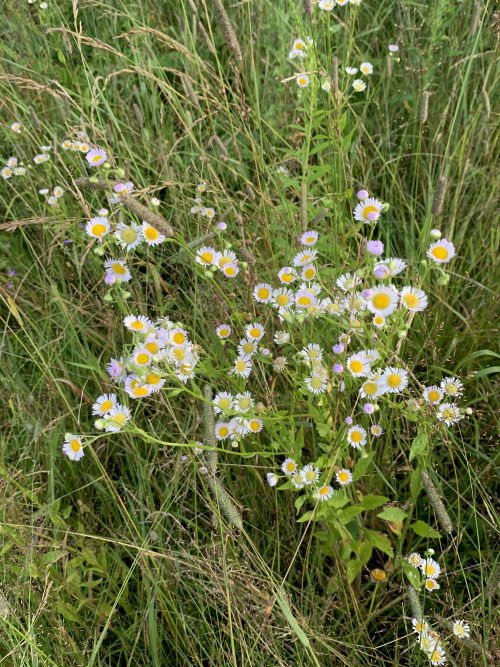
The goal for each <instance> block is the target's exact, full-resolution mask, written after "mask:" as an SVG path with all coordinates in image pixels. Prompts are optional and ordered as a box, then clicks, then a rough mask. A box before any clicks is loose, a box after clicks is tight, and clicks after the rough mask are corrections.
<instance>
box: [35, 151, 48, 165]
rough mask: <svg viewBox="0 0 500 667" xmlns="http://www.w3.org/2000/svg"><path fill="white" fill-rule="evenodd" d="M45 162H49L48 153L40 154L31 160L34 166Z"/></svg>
mask: <svg viewBox="0 0 500 667" xmlns="http://www.w3.org/2000/svg"><path fill="white" fill-rule="evenodd" d="M47 160H50V155H49V154H48V153H40V154H39V155H35V157H34V158H33V162H34V163H35V164H42V162H47Z"/></svg>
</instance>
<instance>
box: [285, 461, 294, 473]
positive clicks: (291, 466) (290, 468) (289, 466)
mask: <svg viewBox="0 0 500 667" xmlns="http://www.w3.org/2000/svg"><path fill="white" fill-rule="evenodd" d="M286 469H287V470H288V472H293V471H294V470H295V463H294V462H293V461H288V463H287V464H286Z"/></svg>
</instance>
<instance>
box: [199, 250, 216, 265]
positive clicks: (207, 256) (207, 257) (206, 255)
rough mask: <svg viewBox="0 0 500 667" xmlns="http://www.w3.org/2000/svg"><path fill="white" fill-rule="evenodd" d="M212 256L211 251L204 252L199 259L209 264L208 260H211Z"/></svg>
mask: <svg viewBox="0 0 500 667" xmlns="http://www.w3.org/2000/svg"><path fill="white" fill-rule="evenodd" d="M213 258H214V256H213V255H212V253H211V252H204V253H203V254H202V256H201V259H202V260H203V262H204V263H205V264H210V262H211V261H212V260H213Z"/></svg>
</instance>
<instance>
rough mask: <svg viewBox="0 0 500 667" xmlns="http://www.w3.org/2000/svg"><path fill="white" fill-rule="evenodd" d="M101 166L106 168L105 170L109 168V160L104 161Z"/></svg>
mask: <svg viewBox="0 0 500 667" xmlns="http://www.w3.org/2000/svg"><path fill="white" fill-rule="evenodd" d="M102 168H103V169H106V170H107V169H111V165H110V164H109V162H105V163H104V164H103V165H102Z"/></svg>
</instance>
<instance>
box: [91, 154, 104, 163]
mask: <svg viewBox="0 0 500 667" xmlns="http://www.w3.org/2000/svg"><path fill="white" fill-rule="evenodd" d="M103 157H104V156H103V155H94V157H93V158H92V162H99V160H102V158H103Z"/></svg>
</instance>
